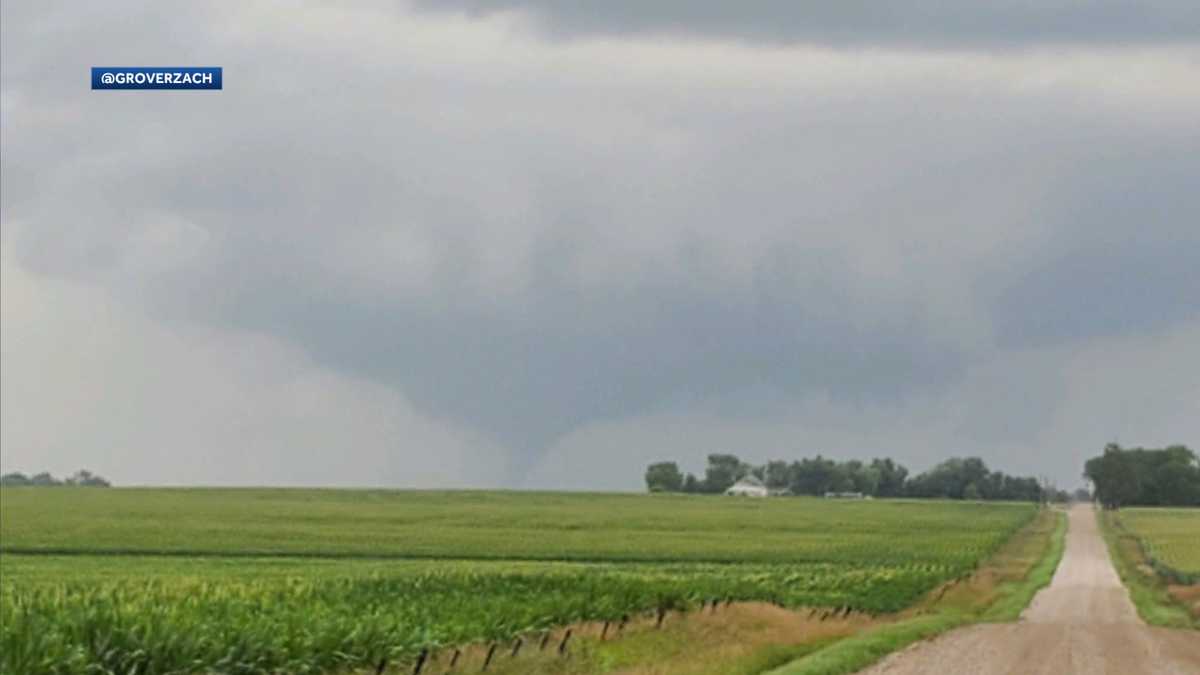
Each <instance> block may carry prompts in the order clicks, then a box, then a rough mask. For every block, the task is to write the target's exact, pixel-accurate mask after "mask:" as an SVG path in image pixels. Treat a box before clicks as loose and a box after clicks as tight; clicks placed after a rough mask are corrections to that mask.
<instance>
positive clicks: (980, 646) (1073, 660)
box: [862, 506, 1200, 675]
mask: <svg viewBox="0 0 1200 675" xmlns="http://www.w3.org/2000/svg"><path fill="white" fill-rule="evenodd" d="M916 673H947V674H950V673H953V674H955V675H967V674H972V673H974V674H979V675H1000V674H1002V673H1004V674H1007V673H1014V674H1016V673H1020V674H1022V675H1029V674H1035V673H1037V674H1042V675H1072V674H1075V673H1078V674H1080V675H1104V674H1111V675H1176V674H1178V675H1197V674H1200V632H1197V631H1189V630H1170V629H1165V628H1151V627H1149V626H1147V625H1146V624H1144V623H1142V621H1141V619H1139V618H1138V615H1137V610H1135V609H1134V607H1133V603H1132V602H1130V600H1129V594H1128V593H1127V592H1126V590H1125V587H1124V586H1122V585H1121V580H1120V578H1119V577H1118V576H1117V573H1116V570H1115V569H1113V566H1112V561H1111V560H1110V559H1109V557H1108V549H1107V548H1106V547H1105V545H1104V540H1103V539H1102V538H1101V537H1100V532H1099V529H1098V527H1097V525H1096V518H1095V513H1094V512H1093V510H1092V508H1091V507H1090V506H1076V507H1074V508H1073V509H1071V511H1070V524H1069V528H1068V530H1067V546H1066V551H1065V553H1064V555H1063V559H1062V562H1061V563H1060V564H1059V566H1058V570H1056V571H1055V573H1054V580H1053V581H1052V582H1051V583H1050V585H1049V586H1047V587H1046V588H1045V589H1043V590H1042V591H1041V592H1040V593H1038V594H1037V596H1036V597H1035V598H1034V599H1033V602H1032V603H1030V605H1029V607H1028V608H1026V610H1025V612H1024V613H1023V614H1022V615H1021V620H1020V621H1019V622H1017V623H1010V624H981V625H976V626H971V627H968V628H963V629H960V630H956V631H952V632H950V633H947V634H945V635H943V636H941V637H938V638H936V639H934V640H931V641H929V642H922V643H918V644H916V645H913V646H912V647H910V648H908V649H906V650H903V651H900V652H897V653H895V654H892V655H891V656H889V657H887V658H886V659H884V660H883V661H881V662H880V663H878V664H876V665H875V666H874V667H872V668H870V669H868V670H866V671H863V673H862V675H913V674H916Z"/></svg>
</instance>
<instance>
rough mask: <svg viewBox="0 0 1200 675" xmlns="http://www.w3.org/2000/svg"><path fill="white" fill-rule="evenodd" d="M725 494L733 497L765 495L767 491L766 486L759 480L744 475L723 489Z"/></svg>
mask: <svg viewBox="0 0 1200 675" xmlns="http://www.w3.org/2000/svg"><path fill="white" fill-rule="evenodd" d="M725 494H727V495H733V496H735V497H766V496H767V495H768V494H769V493H768V492H767V486H765V485H763V484H762V481H761V480H759V479H757V478H755V477H754V476H746V477H745V478H742V479H741V480H739V481H738V482H736V483H734V484H733V486H732V487H730V488H729V489H728V490H726V491H725Z"/></svg>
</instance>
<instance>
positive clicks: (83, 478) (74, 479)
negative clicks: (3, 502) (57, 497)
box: [0, 469, 112, 487]
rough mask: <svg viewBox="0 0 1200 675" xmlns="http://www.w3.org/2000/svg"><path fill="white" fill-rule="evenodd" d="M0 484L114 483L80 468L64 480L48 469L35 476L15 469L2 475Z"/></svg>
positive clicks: (67, 484)
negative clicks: (51, 473)
mask: <svg viewBox="0 0 1200 675" xmlns="http://www.w3.org/2000/svg"><path fill="white" fill-rule="evenodd" d="M0 485H3V486H13V487H25V486H37V487H112V484H111V483H109V482H108V481H107V480H105V479H104V478H102V477H101V476H98V475H96V474H94V473H92V472H91V471H88V470H87V469H80V470H79V471H76V472H75V473H74V474H72V475H70V476H67V477H66V478H64V479H62V480H59V479H57V478H55V477H54V476H52V475H50V473H49V472H46V471H43V472H41V473H38V474H34V475H33V476H26V475H25V474H23V473H21V472H19V471H15V472H13V473H6V474H4V475H3V476H0Z"/></svg>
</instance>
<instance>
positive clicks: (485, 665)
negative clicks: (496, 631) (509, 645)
mask: <svg viewBox="0 0 1200 675" xmlns="http://www.w3.org/2000/svg"><path fill="white" fill-rule="evenodd" d="M495 655H496V643H495V642H493V643H492V644H491V646H489V647H488V653H487V658H485V659H484V660H483V668H480V670H487V669H488V666H489V665H491V663H492V657H493V656H495Z"/></svg>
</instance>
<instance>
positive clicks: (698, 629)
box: [359, 603, 872, 675]
mask: <svg viewBox="0 0 1200 675" xmlns="http://www.w3.org/2000/svg"><path fill="white" fill-rule="evenodd" d="M871 622H872V619H871V618H870V617H867V616H863V615H853V616H851V617H848V618H847V619H843V620H833V621H826V622H820V621H817V620H815V619H810V618H808V616H807V615H806V613H804V612H796V611H791V610H787V609H782V608H779V607H776V606H774V605H771V604H768V603H734V604H733V605H730V606H728V607H725V606H722V607H721V608H720V609H718V610H716V611H709V610H704V611H693V612H688V613H685V614H679V613H672V614H671V615H669V617H668V618H667V620H666V622H665V623H664V624H663V626H662V627H661V628H657V627H656V626H655V619H654V618H653V617H645V616H643V617H638V618H637V619H635V620H633V621H632V622H631V623H630V624H629V626H628V627H627V628H625V630H624V631H623V632H622V633H621V634H620V635H619V636H616V635H614V632H613V631H612V630H611V629H610V631H609V632H608V636H609V637H608V639H603V638H602V637H601V635H602V633H603V632H604V631H603V627H602V624H599V623H595V622H591V623H585V624H576V625H574V626H571V627H570V628H571V631H572V637H571V639H570V644H569V649H568V650H567V653H566V655H565V656H563V655H559V654H558V653H557V649H556V645H557V644H558V643H559V641H560V640H561V637H562V634H563V629H559V630H557V631H555V632H554V633H553V638H554V639H553V640H551V642H550V645H549V647H548V648H546V649H544V650H543V649H539V644H538V643H539V641H538V640H535V639H532V640H530V642H529V645H530V646H529V647H528V650H530V651H529V652H525V653H524V655H523V656H522V657H521V658H519V659H513V658H511V656H510V655H509V654H510V651H511V646H512V645H508V649H507V650H505V651H504V652H503V653H501V654H500V655H499V656H497V658H495V659H494V660H493V661H492V663H491V664H490V666H489V667H488V669H487V672H488V673H493V674H494V675H590V674H595V673H612V674H618V673H619V674H620V675H652V674H653V675H679V674H683V673H687V674H688V675H757V674H758V673H762V672H764V671H767V670H770V669H772V668H775V667H777V666H780V665H782V664H785V663H788V662H790V661H793V660H795V659H797V658H800V657H802V656H804V655H806V654H811V653H813V652H815V651H817V650H819V649H822V648H823V647H826V646H828V645H830V644H832V643H834V642H836V641H837V640H839V639H842V638H843V637H845V636H846V635H849V634H851V633H853V632H855V631H857V630H861V629H862V628H863V627H864V626H867V625H870V624H871ZM523 649H524V648H523ZM487 650H488V645H471V646H469V647H467V648H465V649H463V650H462V653H461V655H460V658H459V660H458V665H459V668H460V669H461V668H463V667H465V668H466V670H464V671H463V672H471V671H477V670H479V668H480V665H481V664H482V663H483V661H484V660H485V658H486V652H487ZM451 656H452V653H451V652H445V653H441V654H438V655H436V656H435V657H434V658H433V661H432V663H431V666H432V670H429V671H427V672H434V673H440V672H442V671H443V670H445V668H446V665H447V664H448V663H449V662H450V658H451ZM439 667H440V668H441V670H439ZM359 672H360V673H363V674H364V675H365V673H366V672H367V671H359Z"/></svg>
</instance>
